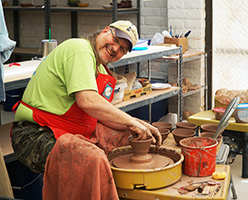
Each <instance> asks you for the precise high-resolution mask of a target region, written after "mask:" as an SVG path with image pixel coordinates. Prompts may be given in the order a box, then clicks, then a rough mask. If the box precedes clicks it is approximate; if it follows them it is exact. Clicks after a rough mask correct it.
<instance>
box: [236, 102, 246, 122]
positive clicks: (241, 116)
mask: <svg viewBox="0 0 248 200" xmlns="http://www.w3.org/2000/svg"><path fill="white" fill-rule="evenodd" d="M234 118H235V120H236V122H237V123H248V103H241V104H239V105H238V106H237V108H236V110H235V112H234Z"/></svg>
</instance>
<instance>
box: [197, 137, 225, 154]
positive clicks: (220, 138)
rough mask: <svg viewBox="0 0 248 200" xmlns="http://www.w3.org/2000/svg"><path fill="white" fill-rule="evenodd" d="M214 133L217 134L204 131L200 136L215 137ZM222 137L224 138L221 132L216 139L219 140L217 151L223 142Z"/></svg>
mask: <svg viewBox="0 0 248 200" xmlns="http://www.w3.org/2000/svg"><path fill="white" fill-rule="evenodd" d="M214 134H215V132H202V133H200V134H199V137H209V138H213V136H214ZM222 138H223V136H222V135H221V134H219V136H218V137H217V138H216V140H217V141H218V145H217V148H216V152H218V151H219V149H220V145H221V143H222Z"/></svg>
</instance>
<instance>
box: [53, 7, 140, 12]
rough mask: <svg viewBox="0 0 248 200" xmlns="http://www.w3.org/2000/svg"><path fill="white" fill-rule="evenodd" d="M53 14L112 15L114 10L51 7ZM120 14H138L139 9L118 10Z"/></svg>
mask: <svg viewBox="0 0 248 200" xmlns="http://www.w3.org/2000/svg"><path fill="white" fill-rule="evenodd" d="M50 9H51V12H105V13H112V12H113V10H112V9H110V10H108V9H104V8H101V7H51V8H50ZM117 12H118V13H124V12H128V13H138V8H118V9H117Z"/></svg>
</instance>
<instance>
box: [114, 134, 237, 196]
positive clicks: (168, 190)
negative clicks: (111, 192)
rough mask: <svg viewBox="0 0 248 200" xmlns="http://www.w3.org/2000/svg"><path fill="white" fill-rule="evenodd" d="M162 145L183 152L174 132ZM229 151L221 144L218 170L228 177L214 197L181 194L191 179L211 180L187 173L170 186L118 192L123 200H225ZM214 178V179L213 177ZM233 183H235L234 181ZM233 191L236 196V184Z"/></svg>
mask: <svg viewBox="0 0 248 200" xmlns="http://www.w3.org/2000/svg"><path fill="white" fill-rule="evenodd" d="M162 147H166V148H169V149H173V150H175V151H176V152H177V153H181V148H180V147H179V146H177V145H176V142H175V141H174V139H173V135H172V133H170V134H169V135H168V137H167V138H166V139H165V140H164V142H163V144H162ZM228 153H229V148H228V146H227V145H224V144H221V147H220V150H219V152H218V154H217V156H216V164H217V165H216V170H218V171H225V172H227V175H228V176H227V178H226V179H225V180H222V181H221V182H222V184H223V186H222V188H221V190H220V191H219V192H218V194H217V195H215V196H214V197H213V198H210V197H209V196H197V195H196V192H193V193H192V192H190V193H188V194H187V195H181V194H179V193H178V190H177V189H178V188H180V187H182V186H186V185H187V184H188V183H187V182H189V181H193V182H198V181H205V180H211V179H212V178H211V176H207V177H190V176H187V175H185V174H183V175H182V177H181V179H180V180H179V181H178V182H177V183H175V184H173V185H171V186H168V187H164V188H160V189H155V190H146V189H143V188H139V189H133V190H129V189H121V188H118V189H117V190H118V194H119V197H120V198H121V199H123V200H126V199H137V200H141V199H142V200H151V199H154V200H155V199H159V200H172V199H173V200H177V199H181V200H182V199H185V200H191V199H218V200H224V199H226V198H227V195H228V192H229V185H230V181H231V173H230V166H228V165H225V163H226V160H227V157H228ZM212 180H213V179H212ZM232 184H233V183H232ZM232 187H233V188H231V189H232V191H233V192H234V194H233V195H234V196H236V192H235V189H234V186H233V185H232Z"/></svg>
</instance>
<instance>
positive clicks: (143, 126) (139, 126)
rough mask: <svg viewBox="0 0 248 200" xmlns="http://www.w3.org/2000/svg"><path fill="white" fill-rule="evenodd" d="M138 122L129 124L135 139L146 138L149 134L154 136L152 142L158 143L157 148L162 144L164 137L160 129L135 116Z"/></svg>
mask: <svg viewBox="0 0 248 200" xmlns="http://www.w3.org/2000/svg"><path fill="white" fill-rule="evenodd" d="M135 120H136V122H135V124H133V125H130V126H128V129H129V130H130V131H131V133H132V135H133V136H134V139H135V140H145V139H146V138H147V137H148V136H151V137H152V143H153V144H156V146H157V148H158V147H159V146H161V143H162V137H161V134H160V132H159V131H158V129H157V128H156V127H154V126H152V125H151V124H148V123H146V122H145V121H143V120H140V119H137V118H135Z"/></svg>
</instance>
